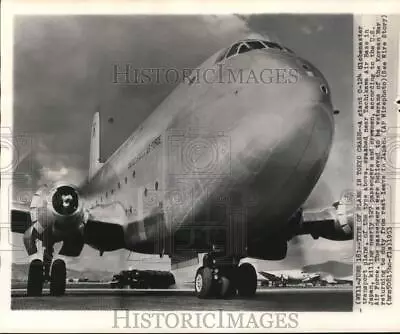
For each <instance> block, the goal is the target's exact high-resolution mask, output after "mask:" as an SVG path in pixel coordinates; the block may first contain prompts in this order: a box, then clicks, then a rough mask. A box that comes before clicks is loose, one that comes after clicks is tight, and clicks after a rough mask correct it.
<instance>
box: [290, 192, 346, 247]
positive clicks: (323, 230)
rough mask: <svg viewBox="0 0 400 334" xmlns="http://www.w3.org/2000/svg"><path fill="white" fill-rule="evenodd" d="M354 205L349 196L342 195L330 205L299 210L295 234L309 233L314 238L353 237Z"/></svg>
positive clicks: (335, 238)
mask: <svg viewBox="0 0 400 334" xmlns="http://www.w3.org/2000/svg"><path fill="white" fill-rule="evenodd" d="M353 226H354V205H353V201H352V199H351V197H350V196H347V197H345V196H344V197H342V199H341V200H340V201H338V202H335V203H333V204H332V206H331V207H327V208H323V209H319V210H301V217H300V224H299V225H298V230H297V231H296V233H295V235H300V234H311V236H312V237H313V238H314V239H318V238H319V237H323V238H326V239H329V240H351V239H353Z"/></svg>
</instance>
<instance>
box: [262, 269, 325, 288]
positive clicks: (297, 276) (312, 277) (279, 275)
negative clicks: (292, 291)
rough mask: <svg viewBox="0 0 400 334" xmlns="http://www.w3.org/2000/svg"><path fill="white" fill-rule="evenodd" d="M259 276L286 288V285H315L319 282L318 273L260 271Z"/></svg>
mask: <svg viewBox="0 0 400 334" xmlns="http://www.w3.org/2000/svg"><path fill="white" fill-rule="evenodd" d="M260 274H261V275H262V276H263V277H265V278H266V279H267V280H269V281H270V282H273V283H275V284H280V285H282V286H286V285H287V284H300V283H314V284H315V283H316V282H317V281H319V280H320V278H321V275H320V274H319V273H306V272H304V271H302V270H296V269H293V270H274V271H268V272H267V271H260Z"/></svg>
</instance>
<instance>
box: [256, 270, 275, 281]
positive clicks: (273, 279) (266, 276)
mask: <svg viewBox="0 0 400 334" xmlns="http://www.w3.org/2000/svg"><path fill="white" fill-rule="evenodd" d="M260 274H261V275H263V276H264V277H265V278H266V279H268V280H270V281H279V280H280V277H279V276H277V275H274V274H272V273H269V272H267V271H260Z"/></svg>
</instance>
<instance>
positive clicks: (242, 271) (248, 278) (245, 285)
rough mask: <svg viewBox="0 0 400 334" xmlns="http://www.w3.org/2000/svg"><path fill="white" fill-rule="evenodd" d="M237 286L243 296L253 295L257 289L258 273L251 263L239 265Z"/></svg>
mask: <svg viewBox="0 0 400 334" xmlns="http://www.w3.org/2000/svg"><path fill="white" fill-rule="evenodd" d="M237 270H238V272H237V273H238V281H237V288H238V292H239V295H240V296H241V297H253V296H254V295H255V293H256V290H257V273H256V270H255V269H254V267H253V266H252V265H251V264H250V263H243V264H242V265H241V266H239V268H238V269H237Z"/></svg>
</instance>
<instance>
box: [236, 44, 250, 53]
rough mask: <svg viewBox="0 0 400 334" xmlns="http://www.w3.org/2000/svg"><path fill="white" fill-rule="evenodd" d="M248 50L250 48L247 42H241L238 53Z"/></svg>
mask: <svg viewBox="0 0 400 334" xmlns="http://www.w3.org/2000/svg"><path fill="white" fill-rule="evenodd" d="M250 50H251V48H250V47H249V46H248V45H247V44H245V43H242V45H241V46H240V48H239V53H245V52H247V51H250Z"/></svg>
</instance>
